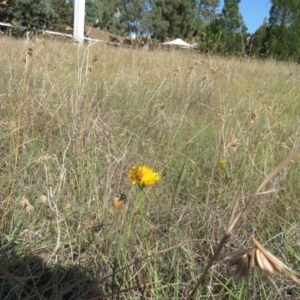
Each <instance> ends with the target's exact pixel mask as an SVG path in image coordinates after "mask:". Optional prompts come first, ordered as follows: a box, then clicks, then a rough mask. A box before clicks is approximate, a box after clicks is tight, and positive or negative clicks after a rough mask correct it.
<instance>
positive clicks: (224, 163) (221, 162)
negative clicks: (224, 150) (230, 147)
mask: <svg viewBox="0 0 300 300" xmlns="http://www.w3.org/2000/svg"><path fill="white" fill-rule="evenodd" d="M220 164H221V165H222V166H225V165H227V160H226V159H224V158H223V159H221V160H220Z"/></svg>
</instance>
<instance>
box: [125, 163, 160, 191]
mask: <svg viewBox="0 0 300 300" xmlns="http://www.w3.org/2000/svg"><path fill="white" fill-rule="evenodd" d="M128 177H129V178H130V179H131V180H132V184H137V185H139V186H141V187H144V186H147V185H154V184H156V183H157V182H158V181H159V180H160V178H161V176H160V174H159V173H157V172H155V171H153V170H152V169H150V168H148V167H147V166H135V167H132V168H131V169H130V171H129V175H128Z"/></svg>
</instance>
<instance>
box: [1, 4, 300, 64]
mask: <svg viewBox="0 0 300 300" xmlns="http://www.w3.org/2000/svg"><path fill="white" fill-rule="evenodd" d="M240 1H241V0H225V1H224V6H223V8H222V10H221V11H219V7H220V0H86V11H85V24H86V25H89V26H93V27H96V28H99V29H102V30H105V31H108V32H110V33H114V34H117V35H121V36H127V35H129V34H130V33H135V34H136V35H137V36H145V35H147V36H150V37H151V39H152V41H153V42H154V43H160V42H164V41H166V40H167V39H173V38H178V37H180V38H183V39H185V40H187V41H189V42H198V43H199V44H200V47H201V51H202V52H207V53H212V54H218V55H244V56H255V57H262V58H267V57H272V58H275V59H281V60H288V59H296V58H297V57H298V56H299V49H300V47H299V46H300V34H299V33H300V32H299V31H300V0H270V2H271V9H270V14H269V18H266V19H265V20H264V22H263V24H262V25H261V26H260V27H259V28H258V29H257V30H256V32H255V33H253V34H251V35H250V34H249V33H248V32H247V27H246V25H245V22H244V20H243V16H242V15H241V13H240V10H239V3H240ZM73 6H74V0H68V1H67V0H39V1H37V0H4V1H2V2H1V3H0V22H8V23H11V24H13V25H14V26H15V27H16V28H17V26H26V27H27V28H29V29H31V28H37V27H39V28H44V29H48V30H55V31H61V32H65V31H66V30H67V28H70V27H71V26H72V25H73ZM15 34H17V30H16V31H15Z"/></svg>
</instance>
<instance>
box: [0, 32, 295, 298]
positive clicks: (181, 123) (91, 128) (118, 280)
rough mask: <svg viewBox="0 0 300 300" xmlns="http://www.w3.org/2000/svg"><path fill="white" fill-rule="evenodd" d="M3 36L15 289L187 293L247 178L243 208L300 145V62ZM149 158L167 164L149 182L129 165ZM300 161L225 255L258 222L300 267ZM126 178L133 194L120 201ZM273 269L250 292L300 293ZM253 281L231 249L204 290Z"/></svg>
mask: <svg viewBox="0 0 300 300" xmlns="http://www.w3.org/2000/svg"><path fill="white" fill-rule="evenodd" d="M1 43H2V45H3V47H1V50H0V51H1V56H0V57H1V58H0V117H1V123H0V126H1V130H0V139H1V143H0V145H1V146H0V155H1V159H0V166H1V173H0V174H1V178H0V186H1V189H0V195H1V200H0V213H1V216H2V217H1V220H0V221H1V223H0V226H1V244H0V245H1V248H0V256H1V261H2V264H1V269H0V272H1V273H2V275H1V277H0V295H1V299H42V297H44V299H90V298H92V297H96V298H95V299H100V298H99V297H100V296H102V299H103V298H111V299H113V297H115V299H116V297H119V298H118V299H186V298H187V296H188V294H189V293H190V292H191V291H192V290H193V288H194V287H195V285H196V282H197V281H198V279H199V277H200V275H201V274H202V272H203V270H204V268H205V266H206V265H207V263H208V261H209V259H210V258H211V257H212V255H213V253H214V251H215V249H216V247H217V245H218V241H219V239H220V238H221V237H222V235H223V233H224V231H225V229H226V227H227V225H228V223H229V221H230V218H231V214H232V211H233V209H234V205H235V198H236V197H237V191H238V190H239V189H240V190H241V194H240V195H239V196H238V203H237V205H238V208H237V210H238V211H240V210H241V209H242V208H243V207H244V205H245V203H246V202H247V201H248V200H249V199H250V197H251V195H252V194H253V193H254V192H255V190H256V189H257V187H258V186H259V185H260V183H261V182H262V181H263V179H264V178H265V177H266V176H267V174H269V173H270V172H271V171H272V170H273V169H274V168H275V167H276V166H277V165H278V164H279V163H280V162H281V161H282V160H284V159H285V158H286V157H287V156H288V155H289V154H290V153H291V152H292V151H293V150H295V149H296V148H297V145H299V139H300V137H299V130H300V126H299V116H298V111H299V109H300V108H299V105H300V104H299V95H300V86H299V76H300V75H299V70H298V69H297V67H296V65H294V64H291V63H283V62H276V61H271V60H265V61H264V60H253V61H251V60H248V61H242V60H239V59H237V58H220V57H210V56H205V55H204V54H201V53H200V54H199V53H195V52H188V51H172V50H169V51H167V50H165V49H158V50H156V51H153V52H146V51H137V50H134V51H133V50H129V49H119V48H114V47H110V46H106V45H97V44H92V45H85V46H83V47H81V48H78V47H77V46H75V45H73V44H71V43H66V42H59V41H47V42H46V43H45V45H43V44H38V43H36V44H35V43H31V42H30V43H29V44H26V43H25V42H24V41H20V40H13V39H5V38H2V39H1ZM29 47H30V48H32V51H30V52H32V55H30V54H28V48H29ZM198 59H201V60H203V61H205V63H202V64H200V65H198V64H197V65H194V63H195V61H196V60H198ZM177 66H179V67H180V68H178V69H179V71H178V69H177V71H174V69H175V68H176V67H177ZM192 66H193V69H192V70H191V72H190V73H189V74H187V73H188V72H189V70H190V69H189V68H190V67H192ZM211 68H216V71H215V72H213V71H209V70H210V69H211ZM138 164H141V165H144V164H145V165H148V166H150V167H151V168H153V169H154V170H156V171H158V172H160V173H161V175H162V179H161V181H160V182H159V183H158V184H157V185H156V186H154V187H146V188H145V189H144V191H143V193H142V194H139V189H138V188H137V187H136V186H135V185H132V183H131V181H130V179H129V178H128V173H129V169H130V168H131V167H132V166H134V165H138ZM298 174H299V159H298V158H296V159H294V160H293V161H292V163H291V164H289V165H288V166H287V167H285V168H283V169H282V170H281V171H280V172H279V174H278V175H277V176H275V177H274V178H273V179H272V180H271V182H270V183H269V184H268V186H267V187H266V189H265V190H266V191H269V192H267V193H264V194H261V195H258V196H257V197H256V200H255V203H254V205H253V206H252V208H251V210H250V211H249V212H248V214H247V216H246V217H245V218H244V219H243V221H242V222H241V223H240V224H239V225H238V227H237V228H236V229H235V231H234V233H233V234H232V236H231V239H230V241H229V243H228V244H226V245H225V246H224V248H223V251H222V253H221V256H222V257H224V256H225V255H226V254H228V253H230V252H233V251H235V250H237V249H240V248H246V247H249V246H250V245H251V240H250V239H249V236H250V235H252V234H254V235H255V237H256V239H257V240H259V241H260V242H261V243H262V244H263V245H264V247H265V248H267V249H268V250H269V251H270V252H272V253H273V254H274V255H276V256H277V257H278V258H279V259H280V260H281V261H283V262H284V263H285V264H286V265H288V266H289V267H291V268H292V269H294V270H295V271H297V270H298V269H299V257H298V254H297V253H298V251H299V245H298V240H299V229H298V227H299V226H298V224H299V221H300V220H299V215H300V214H299V205H298V199H299V195H300V193H299V188H298V186H299V185H298V177H299V176H298ZM119 193H121V194H125V195H126V197H127V202H126V203H125V204H124V205H123V207H122V208H121V209H119V210H115V209H114V207H113V199H114V198H115V197H116V196H117V195H119ZM273 279H274V281H275V283H276V286H277V288H274V285H273V284H272V283H270V282H268V281H265V280H264V279H263V278H260V277H256V278H255V280H254V281H251V282H250V283H249V285H250V287H251V297H252V298H253V299H254V298H255V297H258V298H259V297H260V298H263V299H266V298H268V299H280V298H286V297H287V296H291V297H292V299H296V298H297V297H299V289H298V288H297V286H296V285H295V283H293V282H292V281H291V280H288V278H287V277H286V276H276V277H274V278H273ZM246 286H247V283H246V282H245V281H237V280H236V279H235V278H234V277H233V273H232V270H231V269H229V268H228V267H227V266H226V264H224V263H222V260H220V261H218V262H217V263H215V264H214V265H213V267H212V268H211V269H210V271H209V273H208V275H207V276H206V278H205V281H204V283H203V284H202V286H201V288H199V289H198V290H197V296H196V297H198V298H197V299H201V298H208V299H247V297H248V296H247V287H246ZM97 297H98V298H97Z"/></svg>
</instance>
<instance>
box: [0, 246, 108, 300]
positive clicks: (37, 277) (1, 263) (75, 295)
mask: <svg viewBox="0 0 300 300" xmlns="http://www.w3.org/2000/svg"><path fill="white" fill-rule="evenodd" d="M105 279H106V280H107V277H106V278H105ZM105 279H104V280H105ZM104 280H100V281H99V280H96V279H95V278H93V277H92V276H91V275H90V271H89V270H88V269H87V268H84V267H82V266H80V265H76V266H71V267H67V268H66V267H63V266H62V265H60V264H57V265H55V266H47V265H46V263H45V261H44V260H43V259H42V258H41V257H39V256H37V255H33V254H30V253H29V254H28V253H27V254H25V255H20V254H19V253H18V254H16V251H14V244H13V243H12V242H10V243H8V244H7V245H5V246H4V247H2V248H0V298H1V299H2V300H4V299H5V300H13V299H14V300H15V299H22V300H24V299H55V300H59V299H68V300H71V299H90V298H92V297H95V296H99V295H101V294H103V289H102V288H101V285H103V284H105V283H104ZM106 280H105V281H106Z"/></svg>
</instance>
